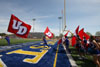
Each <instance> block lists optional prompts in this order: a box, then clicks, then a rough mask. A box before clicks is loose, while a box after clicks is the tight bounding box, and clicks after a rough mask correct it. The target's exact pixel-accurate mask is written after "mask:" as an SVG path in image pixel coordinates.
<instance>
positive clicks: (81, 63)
mask: <svg viewBox="0 0 100 67" xmlns="http://www.w3.org/2000/svg"><path fill="white" fill-rule="evenodd" d="M70 49H71V52H72V53H71V55H72V57H73V59H74V60H75V61H76V64H77V65H78V67H96V64H94V62H93V57H92V55H86V58H87V59H84V60H80V59H79V54H78V52H77V50H76V48H75V47H72V46H70Z"/></svg>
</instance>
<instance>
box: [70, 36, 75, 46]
mask: <svg viewBox="0 0 100 67" xmlns="http://www.w3.org/2000/svg"><path fill="white" fill-rule="evenodd" d="M71 43H72V46H74V45H75V44H76V37H75V36H73V37H72V39H71Z"/></svg>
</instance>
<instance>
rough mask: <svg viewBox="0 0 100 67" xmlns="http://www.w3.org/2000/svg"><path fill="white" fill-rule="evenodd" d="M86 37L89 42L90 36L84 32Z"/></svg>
mask: <svg viewBox="0 0 100 67" xmlns="http://www.w3.org/2000/svg"><path fill="white" fill-rule="evenodd" d="M84 37H85V38H86V40H88V39H89V38H90V36H89V35H88V34H87V33H85V32H84Z"/></svg>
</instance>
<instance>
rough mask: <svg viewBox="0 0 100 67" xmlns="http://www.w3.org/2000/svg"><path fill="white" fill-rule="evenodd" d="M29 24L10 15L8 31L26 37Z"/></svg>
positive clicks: (29, 27)
mask: <svg viewBox="0 0 100 67" xmlns="http://www.w3.org/2000/svg"><path fill="white" fill-rule="evenodd" d="M30 29H31V26H30V25H28V24H26V23H25V22H23V21H21V20H20V19H19V18H17V17H16V16H14V15H13V14H12V15H11V19H10V22H9V26H8V32H11V33H14V34H16V35H17V36H19V37H22V38H27V36H28V34H29V31H30Z"/></svg>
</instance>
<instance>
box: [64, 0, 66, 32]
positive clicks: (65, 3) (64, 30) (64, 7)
mask: <svg viewBox="0 0 100 67" xmlns="http://www.w3.org/2000/svg"><path fill="white" fill-rule="evenodd" d="M65 29H66V0H64V31H65Z"/></svg>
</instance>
